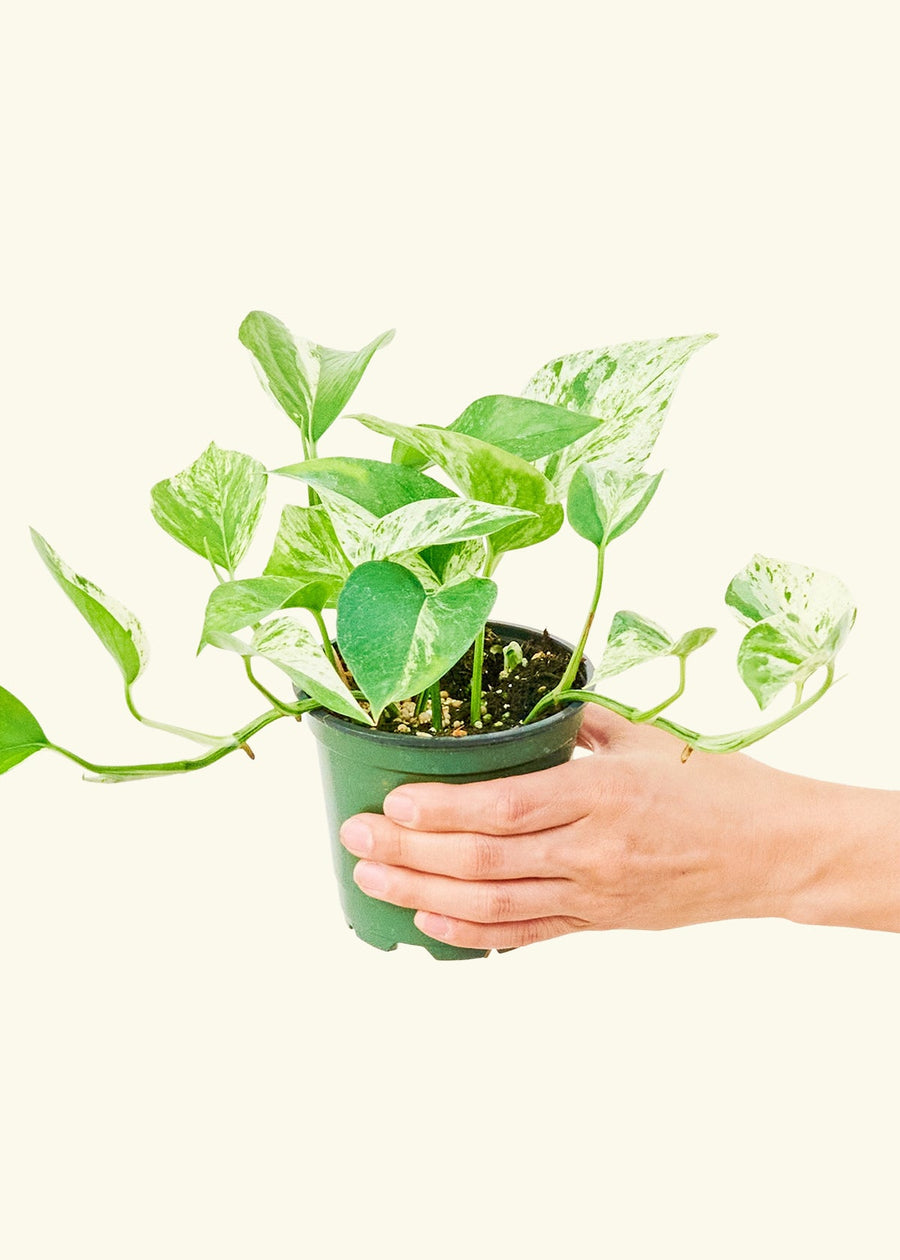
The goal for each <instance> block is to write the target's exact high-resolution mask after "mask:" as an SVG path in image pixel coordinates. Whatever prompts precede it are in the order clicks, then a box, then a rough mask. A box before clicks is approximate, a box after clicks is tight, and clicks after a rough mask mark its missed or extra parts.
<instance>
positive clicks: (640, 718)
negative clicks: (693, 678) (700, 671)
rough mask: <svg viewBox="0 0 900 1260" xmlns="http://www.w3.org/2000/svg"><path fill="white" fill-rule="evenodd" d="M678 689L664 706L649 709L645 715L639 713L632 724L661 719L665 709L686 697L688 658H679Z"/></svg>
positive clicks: (658, 705) (659, 705)
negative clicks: (656, 718)
mask: <svg viewBox="0 0 900 1260" xmlns="http://www.w3.org/2000/svg"><path fill="white" fill-rule="evenodd" d="M678 667H679V673H678V687H677V689H676V690H675V691H673V692H672V694H671V695H670V696H669V698H668V700H663V702H662V704H657V705H655V706H654V707H653V708H652V709H647V710H646V711H645V712H644V713H637V714H636V715H635V716H634V717H633V718H632V719H631V721H632V722H652V721H653V719H654V718H655V717H659V715H660V713H662V711H663V709H668V707H669V705H670V704H674V703H675V701H676V700H678V699H679V698H680V697H681V696H683V695H684V683H685V678H686V676H687V657H686V656H679V658H678Z"/></svg>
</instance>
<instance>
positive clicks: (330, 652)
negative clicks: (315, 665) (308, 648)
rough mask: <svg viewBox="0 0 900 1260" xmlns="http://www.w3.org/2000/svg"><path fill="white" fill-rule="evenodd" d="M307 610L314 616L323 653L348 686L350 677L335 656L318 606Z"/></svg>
mask: <svg viewBox="0 0 900 1260" xmlns="http://www.w3.org/2000/svg"><path fill="white" fill-rule="evenodd" d="M309 611H310V612H311V613H312V615H313V616H314V617H315V619H316V625H317V626H318V627H319V635H320V636H321V639H322V647H323V649H324V651H325V655H326V656H327V657H328V659H329V661H330V662H331V664H332V665H333V666H334V668H335V669H336V670H337V672H338V674H340V676H341V678H342V679H343V680H344V682H345V683H346V684H347V686H348V687H349V685H350V679H349V678H348V677H347V671H346V670H345V669H343V668H342V666H341V663H340V661H339V660H338V658H337V653H336V652H335V650H334V646H333V644H332V642H331V637H330V635H329V634H328V627H327V626H326V624H325V618H324V617H323V616H322V614H321V612H320V611H319V610H318V608H310V610H309Z"/></svg>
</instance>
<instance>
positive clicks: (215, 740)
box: [125, 684, 232, 747]
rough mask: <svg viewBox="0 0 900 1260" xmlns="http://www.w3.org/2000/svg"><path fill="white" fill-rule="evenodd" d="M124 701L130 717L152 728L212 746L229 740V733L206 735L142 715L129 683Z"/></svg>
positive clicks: (223, 743) (226, 742) (230, 737)
mask: <svg viewBox="0 0 900 1260" xmlns="http://www.w3.org/2000/svg"><path fill="white" fill-rule="evenodd" d="M125 703H126V705H127V706H128V712H129V713H130V714H131V716H132V717H134V718H137V720H138V721H139V722H142V723H143V724H144V726H152V727H153V729H154V730H157V731H165V732H166V733H167V734H169V735H180V736H181V737H182V739H190V740H192V741H193V742H194V743H195V744H210V745H212V746H213V747H216V746H218V745H225V744H229V743H230V742H231V739H232V736H231V735H207V734H205V733H204V732H203V731H193V730H191V729H190V728H189V727H186V726H172V725H170V723H168V722H155V721H154V720H153V718H148V717H144V715H143V713H139V712H138V710H137V707H136V705H135V703H134V699H133V698H132V695H131V686H130V684H126V687H125Z"/></svg>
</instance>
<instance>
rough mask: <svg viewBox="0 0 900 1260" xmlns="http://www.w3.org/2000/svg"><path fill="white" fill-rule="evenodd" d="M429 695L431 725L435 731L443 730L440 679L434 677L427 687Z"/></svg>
mask: <svg viewBox="0 0 900 1260" xmlns="http://www.w3.org/2000/svg"><path fill="white" fill-rule="evenodd" d="M428 690H429V694H430V695H431V725H432V726H433V727H434V729H435V730H436V731H440V730H443V727H444V710H443V706H442V705H441V680H440V678H436V679H435V680H434V682H433V683H432V684H431V686H430V687H429V689H428Z"/></svg>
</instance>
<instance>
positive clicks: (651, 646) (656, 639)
mask: <svg viewBox="0 0 900 1260" xmlns="http://www.w3.org/2000/svg"><path fill="white" fill-rule="evenodd" d="M672 647H673V642H672V639H671V638H670V637H669V635H668V634H667V632H666V631H665V630H664V629H663V628H662V626H659V625H657V624H656V622H655V621H649V620H648V619H647V618H646V617H641V616H640V615H639V614H638V613H636V612H631V611H630V610H629V609H622V610H621V611H620V612H617V613H616V615H615V616H614V617H613V619H612V624H611V626H610V628H609V636H608V638H607V640H606V650H605V651H604V653H603V659H602V660H601V661H600V664H599V666H598V668H597V677H598V678H611V677H613V676H614V675H615V674H621V673H623V672H624V671H625V670H626V669H631V668H632V667H633V666H635V665H642V664H643V663H644V662H645V661H651V660H654V659H655V658H656V657H659V656H668V654H669V652H670V651H671V650H672Z"/></svg>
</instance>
